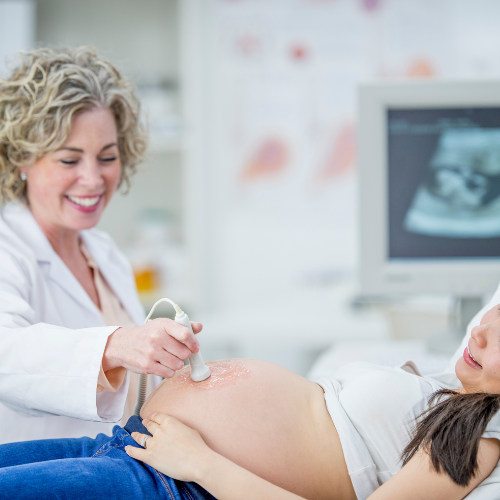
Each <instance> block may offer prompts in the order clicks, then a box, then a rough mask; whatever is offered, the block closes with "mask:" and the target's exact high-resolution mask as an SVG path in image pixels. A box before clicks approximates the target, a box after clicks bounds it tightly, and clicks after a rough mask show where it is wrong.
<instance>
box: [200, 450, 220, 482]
mask: <svg viewBox="0 0 500 500" xmlns="http://www.w3.org/2000/svg"><path fill="white" fill-rule="evenodd" d="M199 459H200V462H199V464H198V465H197V467H196V472H195V477H194V478H193V482H195V483H197V484H199V485H200V486H202V487H204V485H207V486H208V483H209V480H210V478H213V477H214V474H215V475H216V470H217V469H218V467H220V464H221V460H222V461H223V460H225V459H224V457H223V456H222V455H219V454H218V453H216V452H215V451H213V450H211V449H210V448H208V447H207V450H206V452H205V453H203V454H201V455H200V456H199Z"/></svg>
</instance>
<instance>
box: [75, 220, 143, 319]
mask: <svg viewBox="0 0 500 500" xmlns="http://www.w3.org/2000/svg"><path fill="white" fill-rule="evenodd" d="M80 234H81V237H82V239H83V242H84V243H85V247H86V248H87V250H88V251H89V253H90V255H92V257H93V259H94V260H95V262H96V264H97V267H98V268H99V272H100V273H101V274H102V275H103V276H104V279H105V280H106V282H107V283H108V285H109V287H110V288H111V290H113V292H114V294H115V295H116V296H117V297H118V300H119V301H120V302H121V304H122V306H123V308H124V309H125V310H126V311H127V312H128V314H129V315H130V317H131V319H132V320H133V321H134V323H135V324H136V325H142V324H143V323H144V309H143V307H142V305H141V303H140V301H139V298H138V295H137V292H136V291H135V283H134V282H133V279H132V276H131V273H124V272H123V263H121V262H118V261H117V258H119V256H118V255H117V253H116V251H115V252H113V247H112V244H110V243H109V242H108V241H106V240H104V239H103V238H102V237H101V236H100V235H99V233H97V234H96V233H95V232H94V231H93V230H89V231H82V232H81V233H80ZM120 257H121V256H120Z"/></svg>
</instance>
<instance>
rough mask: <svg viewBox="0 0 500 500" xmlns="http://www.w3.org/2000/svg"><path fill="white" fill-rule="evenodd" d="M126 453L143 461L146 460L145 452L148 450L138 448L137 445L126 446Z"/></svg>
mask: <svg viewBox="0 0 500 500" xmlns="http://www.w3.org/2000/svg"><path fill="white" fill-rule="evenodd" d="M125 453H126V454H127V455H128V456H129V457H132V458H135V459H136V460H140V461H141V462H144V460H145V458H146V457H145V454H146V450H144V449H142V448H136V447H135V446H130V445H129V446H125Z"/></svg>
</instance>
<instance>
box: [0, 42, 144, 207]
mask: <svg viewBox="0 0 500 500" xmlns="http://www.w3.org/2000/svg"><path fill="white" fill-rule="evenodd" d="M103 106H104V107H107V108H109V109H110V110H111V112H112V113H113V116H114V118H115V121H116V128H117V134H118V149H119V152H120V159H121V164H122V172H121V178H120V185H121V184H122V183H125V185H126V186H127V187H128V186H129V185H130V176H131V175H132V174H133V173H135V171H136V168H137V164H138V163H140V162H141V161H142V160H143V157H144V153H145V151H146V147H147V135H146V131H145V130H144V127H143V125H142V124H141V121H140V102H139V99H138V98H137V96H136V94H135V90H134V87H133V85H132V83H130V82H129V81H127V80H125V79H124V78H123V77H122V75H121V74H120V73H119V71H118V70H117V69H116V68H115V67H114V66H113V65H112V64H111V63H110V62H108V61H106V60H104V59H102V58H101V57H100V56H99V55H98V54H97V51H96V49H95V48H93V47H87V46H84V47H78V48H76V49H72V50H70V49H63V50H57V51H56V50H52V49H36V50H32V51H29V52H22V53H21V62H20V64H19V66H18V67H16V68H15V69H14V70H13V71H12V73H11V75H10V76H9V77H8V78H7V79H5V80H2V79H0V202H2V203H6V202H7V201H11V200H20V201H26V200H25V196H26V183H25V182H24V181H23V180H22V179H21V177H20V170H19V167H23V166H28V165H30V164H32V163H33V162H35V161H36V160H37V159H39V158H41V157H42V156H44V155H45V154H47V153H49V152H51V151H55V150H56V149H58V148H60V147H61V146H62V145H63V144H64V142H65V141H66V139H67V138H68V135H69V132H70V128H71V120H72V119H73V117H74V116H75V114H76V113H78V112H80V111H83V110H87V109H93V108H100V107H103Z"/></svg>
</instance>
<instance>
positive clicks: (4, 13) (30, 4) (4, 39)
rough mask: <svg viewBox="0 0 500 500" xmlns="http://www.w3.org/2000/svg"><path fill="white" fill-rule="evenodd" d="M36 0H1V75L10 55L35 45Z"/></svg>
mask: <svg viewBox="0 0 500 500" xmlns="http://www.w3.org/2000/svg"><path fill="white" fill-rule="evenodd" d="M35 13H36V5H35V0H0V76H2V75H4V74H5V71H6V66H5V64H6V63H7V64H8V59H9V57H11V56H12V54H15V53H16V52H18V51H19V50H24V49H27V48H29V47H31V46H32V45H33V42H34V38H35V22H36V21H35Z"/></svg>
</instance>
